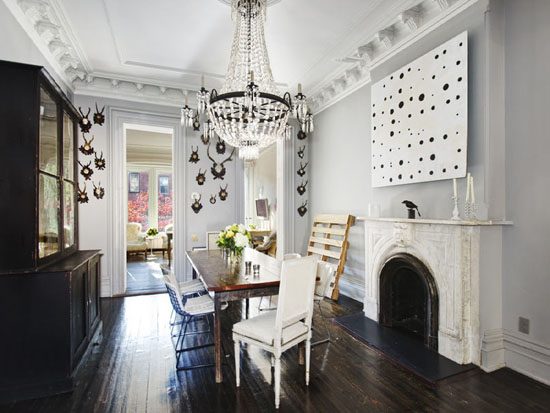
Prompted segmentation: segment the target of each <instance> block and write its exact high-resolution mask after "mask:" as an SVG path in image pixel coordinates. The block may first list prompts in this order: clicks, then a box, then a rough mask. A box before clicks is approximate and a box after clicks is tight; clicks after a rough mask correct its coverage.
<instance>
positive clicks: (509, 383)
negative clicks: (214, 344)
mask: <svg viewBox="0 0 550 413" xmlns="http://www.w3.org/2000/svg"><path fill="white" fill-rule="evenodd" d="M264 304H265V303H264ZM322 305H323V313H325V314H327V315H328V317H329V318H330V317H335V316H340V315H345V314H349V313H353V312H358V311H361V305H360V304H359V303H357V302H354V301H352V300H349V299H346V298H345V297H342V298H341V300H340V303H338V304H336V303H332V302H330V301H325V302H323V303H322ZM243 309H244V306H243V305H242V304H241V303H239V302H234V303H230V305H229V308H228V309H227V310H226V311H224V312H222V336H223V339H222V343H223V346H224V350H225V352H226V353H228V354H229V357H228V358H225V359H224V360H225V364H224V365H223V374H224V382H223V383H221V384H216V382H215V379H214V369H213V368H205V369H200V370H191V371H180V372H178V371H176V368H175V356H174V350H173V346H172V342H171V337H170V328H169V325H168V322H169V317H170V303H169V300H168V297H167V295H166V294H159V295H146V296H136V297H126V298H114V299H103V300H102V318H103V324H104V327H103V341H102V342H101V344H100V345H98V346H96V347H94V349H93V351H92V354H91V356H90V358H89V359H88V360H87V361H86V363H85V364H84V365H83V366H82V368H81V369H80V371H79V372H78V374H77V377H76V378H75V383H76V387H75V390H74V391H73V392H72V393H69V394H64V395H59V396H55V397H49V398H43V399H37V400H29V401H23V402H19V403H13V404H11V405H4V406H0V412H4V411H6V412H45V413H49V412H55V413H60V412H101V413H103V412H151V413H158V412H201V413H202V412H269V411H275V410H274V394H273V371H272V369H271V360H270V355H269V354H268V353H266V352H265V351H263V350H260V349H258V348H255V347H252V346H243V347H242V348H241V387H240V388H239V389H237V388H236V387H235V366H234V358H233V342H232V337H231V328H232V324H233V323H235V322H237V321H239V320H240V319H242V317H243ZM258 313H259V311H258V300H257V299H254V300H251V303H250V315H251V316H254V315H257V314H258ZM314 325H317V326H322V320H321V318H320V315H319V314H318V313H315V314H314ZM194 327H196V328H201V329H202V328H206V327H207V325H206V324H205V323H204V322H199V323H198V324H197V325H196V326H194ZM328 328H329V330H330V332H331V337H332V342H331V343H330V344H323V345H319V346H316V347H314V348H313V349H312V355H311V379H310V385H309V386H306V385H305V380H304V366H301V365H299V364H298V363H297V352H296V351H295V349H291V350H289V351H288V352H287V353H285V354H283V357H282V362H281V365H282V382H281V408H280V411H281V412H286V411H304V412H330V413H336V412H364V411H368V412H403V411H418V412H470V411H483V412H492V411H498V412H507V411H510V412H517V411H522V412H530V411H533V412H544V411H549V406H550V388H549V387H548V386H545V385H543V384H541V383H538V382H535V381H534V380H532V379H529V378H527V377H525V376H522V375H521V374H519V373H516V372H513V371H511V370H508V369H502V370H499V371H497V372H494V373H491V374H487V373H484V372H483V371H481V370H479V369H476V370H473V371H471V372H468V373H465V374H462V375H459V376H455V377H451V378H449V379H446V380H443V381H441V382H439V383H438V385H436V386H431V385H429V384H427V383H426V382H424V381H422V380H420V379H419V378H418V377H416V376H415V375H414V374H412V373H410V372H409V371H406V370H404V369H403V368H401V367H400V366H397V365H395V364H393V363H392V362H391V361H390V360H388V359H387V358H386V357H384V356H383V355H381V354H380V353H378V352H377V351H376V350H375V349H373V348H370V347H368V346H366V345H365V344H363V343H361V342H359V341H358V340H356V339H355V338H353V337H352V336H350V335H349V334H348V333H347V332H345V331H344V330H343V329H341V328H340V327H338V326H337V325H336V324H333V323H330V321H329V323H328ZM324 334H325V331H324V328H322V327H320V328H319V329H318V331H315V332H314V338H315V339H316V338H323V337H324ZM206 339H207V337H202V338H201V337H195V338H194V339H193V340H190V343H193V342H195V343H198V342H204V340H206ZM201 340H203V341H201ZM212 357H213V352H212V349H207V350H204V351H201V352H200V353H193V354H188V355H186V357H185V358H184V360H185V362H187V363H197V362H208V361H212Z"/></svg>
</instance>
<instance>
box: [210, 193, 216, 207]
mask: <svg viewBox="0 0 550 413" xmlns="http://www.w3.org/2000/svg"><path fill="white" fill-rule="evenodd" d="M210 203H211V204H212V205H214V204H215V203H216V194H214V195H210Z"/></svg>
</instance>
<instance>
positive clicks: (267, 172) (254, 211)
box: [244, 145, 277, 256]
mask: <svg viewBox="0 0 550 413" xmlns="http://www.w3.org/2000/svg"><path fill="white" fill-rule="evenodd" d="M244 179H245V182H244V186H245V224H246V226H247V228H248V229H249V231H250V233H251V235H252V243H253V246H254V248H256V249H258V250H259V251H262V252H264V253H266V254H268V255H272V256H275V254H276V251H277V241H276V233H277V218H276V217H277V147H276V145H271V146H269V147H267V148H265V149H263V150H262V151H261V152H260V156H259V157H258V159H256V160H253V161H247V162H246V163H245V174H244ZM268 237H269V239H268ZM264 241H265V242H264Z"/></svg>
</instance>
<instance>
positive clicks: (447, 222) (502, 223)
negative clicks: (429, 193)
mask: <svg viewBox="0 0 550 413" xmlns="http://www.w3.org/2000/svg"><path fill="white" fill-rule="evenodd" d="M357 221H373V222H394V223H404V224H426V225H430V224H431V225H461V226H466V227H477V226H498V225H500V226H505V225H513V224H514V223H513V222H512V221H501V220H488V221H464V220H452V219H408V218H371V217H357Z"/></svg>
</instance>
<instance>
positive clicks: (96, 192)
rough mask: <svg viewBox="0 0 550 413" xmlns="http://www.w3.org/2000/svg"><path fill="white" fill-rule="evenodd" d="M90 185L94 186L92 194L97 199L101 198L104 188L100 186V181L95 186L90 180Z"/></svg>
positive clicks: (103, 194)
mask: <svg viewBox="0 0 550 413" xmlns="http://www.w3.org/2000/svg"><path fill="white" fill-rule="evenodd" d="M92 185H93V186H94V191H93V192H94V196H95V197H96V198H97V199H103V196H105V188H103V187H102V186H101V182H99V183H98V184H97V186H95V183H93V182H92Z"/></svg>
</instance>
